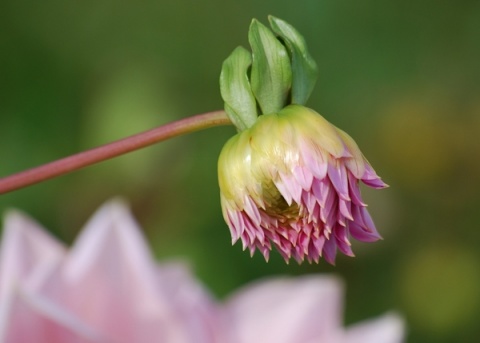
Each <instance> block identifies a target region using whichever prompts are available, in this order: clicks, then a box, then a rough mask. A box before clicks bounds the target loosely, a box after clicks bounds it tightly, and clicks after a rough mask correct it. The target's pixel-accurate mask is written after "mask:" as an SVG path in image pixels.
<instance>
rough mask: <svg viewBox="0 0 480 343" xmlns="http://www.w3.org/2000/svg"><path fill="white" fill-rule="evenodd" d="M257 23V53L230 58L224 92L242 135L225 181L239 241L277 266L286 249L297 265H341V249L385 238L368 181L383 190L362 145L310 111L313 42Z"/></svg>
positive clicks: (227, 156)
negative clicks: (368, 196)
mask: <svg viewBox="0 0 480 343" xmlns="http://www.w3.org/2000/svg"><path fill="white" fill-rule="evenodd" d="M269 21H270V26H271V28H272V31H273V32H272V31H271V30H270V29H268V28H267V27H265V26H263V25H262V24H260V23H259V22H257V21H256V20H254V21H253V22H252V24H251V26H250V31H249V42H250V45H251V47H252V53H251V54H250V53H249V52H248V51H247V50H246V49H244V48H242V47H238V48H237V49H235V50H234V51H233V53H232V54H231V55H230V56H229V57H228V58H227V59H226V60H225V62H224V64H223V68H222V73H221V75H220V89H221V93H222V97H223V99H224V101H225V111H226V112H227V115H228V116H229V117H230V119H231V121H232V122H233V123H234V124H235V126H236V127H237V129H238V130H239V133H237V134H236V135H235V136H234V137H232V138H231V139H230V140H229V141H228V142H227V143H226V144H225V146H224V148H223V150H222V152H221V154H220V158H219V162H218V176H219V184H220V194H221V203H222V211H223V216H224V218H225V221H226V222H227V224H228V226H229V228H230V231H231V234H232V240H233V242H236V241H237V240H241V241H242V244H243V248H244V249H246V248H249V250H250V253H251V254H252V255H253V253H254V252H255V250H256V249H258V250H260V252H261V253H262V254H263V255H264V256H265V259H267V260H268V258H269V254H270V251H271V249H272V247H276V248H277V249H278V251H279V252H280V254H281V255H282V256H283V258H284V259H285V260H286V261H287V262H288V261H289V260H290V258H292V257H293V258H294V259H295V260H297V261H298V262H299V263H301V262H302V261H303V260H304V259H307V260H308V261H309V262H312V261H315V262H318V261H319V259H320V257H322V256H323V257H324V258H325V260H327V261H328V262H330V263H332V264H334V262H335V256H336V252H337V249H338V250H340V251H341V252H343V253H344V254H346V255H348V256H353V252H352V249H351V243H350V238H351V237H353V238H355V239H357V240H360V241H364V242H372V241H376V240H378V239H379V238H380V235H379V234H378V232H377V230H376V228H375V225H374V224H373V221H372V219H371V217H370V215H369V213H368V211H367V209H366V204H365V203H364V202H363V201H362V198H361V195H360V189H359V181H362V182H363V183H365V184H366V185H367V186H370V187H373V188H383V187H386V184H385V183H383V182H382V181H381V180H380V178H379V177H378V176H377V174H376V173H375V172H374V170H373V169H372V167H371V166H370V164H369V163H368V162H367V160H366V159H365V158H364V157H363V155H362V153H361V152H360V150H359V148H358V146H357V144H356V143H355V141H354V140H353V139H352V138H351V137H350V136H349V135H348V134H346V133H345V132H343V131H342V130H340V129H338V128H336V127H335V126H333V125H332V124H330V123H329V122H328V121H327V120H325V119H324V118H323V117H322V116H321V115H320V114H318V113H316V112H315V111H313V110H311V109H309V108H307V107H305V106H304V105H305V103H306V101H307V99H308V97H309V96H310V93H311V92H312V89H313V86H314V84H315V82H316V75H317V66H316V64H315V62H314V60H313V59H312V58H311V57H310V55H309V54H308V51H307V48H306V44H305V41H304V39H303V37H302V36H301V35H300V34H299V33H298V32H297V31H296V30H295V29H294V28H293V27H292V26H291V25H290V24H288V23H286V22H284V21H283V20H280V19H278V18H274V17H271V16H270V17H269Z"/></svg>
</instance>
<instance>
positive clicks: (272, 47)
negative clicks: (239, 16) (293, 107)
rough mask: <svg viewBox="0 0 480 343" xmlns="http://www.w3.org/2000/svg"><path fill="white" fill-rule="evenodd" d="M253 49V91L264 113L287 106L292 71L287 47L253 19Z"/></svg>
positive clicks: (251, 29)
mask: <svg viewBox="0 0 480 343" xmlns="http://www.w3.org/2000/svg"><path fill="white" fill-rule="evenodd" d="M248 41H249V43H250V46H251V47H252V53H253V54H252V58H253V62H252V71H251V76H250V80H251V84H252V91H253V94H254V95H255V97H256V99H257V102H258V104H259V106H260V109H261V110H262V113H263V114H267V113H274V112H278V111H280V110H281V109H282V108H283V107H285V106H286V105H287V100H288V95H289V92H290V88H291V83H292V68H291V66H290V58H289V56H288V52H287V50H286V48H285V47H284V46H283V45H282V44H281V43H280V41H279V40H278V39H277V38H276V37H275V35H274V34H273V33H272V31H270V29H268V28H267V27H266V26H264V25H263V24H261V23H260V22H258V21H257V20H255V19H253V20H252V24H251V25H250V30H249V32H248Z"/></svg>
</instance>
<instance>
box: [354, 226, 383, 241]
mask: <svg viewBox="0 0 480 343" xmlns="http://www.w3.org/2000/svg"><path fill="white" fill-rule="evenodd" d="M348 229H349V232H350V234H351V235H352V237H353V238H355V239H356V240H357V241H361V242H376V241H378V240H379V239H381V237H380V236H379V235H378V234H377V233H374V232H369V231H366V230H365V229H363V228H362V227H361V226H360V225H358V224H357V223H355V222H350V223H348Z"/></svg>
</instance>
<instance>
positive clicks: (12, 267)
mask: <svg viewBox="0 0 480 343" xmlns="http://www.w3.org/2000/svg"><path fill="white" fill-rule="evenodd" d="M5 225H6V226H5V230H4V237H3V240H2V242H1V244H0V267H1V269H0V295H1V297H2V298H1V301H0V342H4V343H24V342H25V343H27V342H28V343H29V342H35V343H127V342H128V343H131V342H135V343H153V342H162V343H256V342H260V341H261V342H265V343H270V342H271V343H273V342H275V343H314V342H327V343H363V342H365V343H366V342H368V343H398V342H401V340H402V336H403V327H402V322H401V320H400V319H398V318H397V317H395V316H394V315H389V316H386V317H383V318H381V319H378V320H375V321H372V322H367V323H365V324H359V325H358V326H355V327H353V328H352V329H347V330H344V329H343V328H342V325H341V312H342V304H341V298H342V286H341V283H340V282H339V281H338V280H337V279H336V278H333V277H327V276H323V277H321V276H310V277H303V278H298V279H286V278H277V279H272V280H265V281H261V282H258V283H256V284H255V285H251V286H247V287H245V288H244V289H242V290H240V291H238V292H237V293H236V294H234V295H232V296H231V297H230V299H229V300H228V301H227V302H226V303H225V304H224V305H222V304H219V303H218V302H217V301H215V300H214V299H212V297H211V296H210V295H209V293H208V292H207V291H205V289H204V288H203V287H202V285H201V284H200V283H198V282H197V281H196V280H195V279H194V278H193V277H192V275H191V273H190V272H189V271H188V268H186V267H185V266H184V265H183V264H180V263H169V264H164V265H161V266H158V265H157V264H156V263H155V262H154V259H153V258H152V256H151V254H150V251H149V249H148V246H147V244H146V242H145V241H144V239H143V237H142V236H141V234H140V228H139V227H138V225H137V224H136V222H135V220H134V219H133V218H132V216H131V214H130V213H129V211H128V209H127V208H126V207H125V205H123V204H122V203H120V202H118V201H114V202H110V203H107V204H106V205H104V206H103V207H102V208H100V210H99V211H98V212H97V213H96V214H95V215H94V216H93V217H92V219H91V220H90V221H89V222H88V223H87V225H86V227H85V229H84V230H83V231H82V232H81V234H80V236H79V237H78V239H77V240H76V242H75V243H74V245H73V247H72V248H71V249H70V250H67V249H66V248H65V247H64V246H63V245H62V244H61V243H59V242H57V241H56V240H55V239H54V238H53V237H50V236H49V235H48V234H47V233H46V232H44V231H43V230H42V229H41V228H40V227H39V226H38V225H37V224H35V223H34V222H32V221H31V220H29V219H27V218H26V217H25V216H23V215H21V214H19V213H17V212H11V213H10V214H8V215H7V218H6V221H5Z"/></svg>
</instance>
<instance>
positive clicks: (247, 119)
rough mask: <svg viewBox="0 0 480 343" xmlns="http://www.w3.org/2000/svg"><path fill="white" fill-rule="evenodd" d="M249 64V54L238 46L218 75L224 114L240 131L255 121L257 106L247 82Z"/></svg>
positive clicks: (250, 62)
mask: <svg viewBox="0 0 480 343" xmlns="http://www.w3.org/2000/svg"><path fill="white" fill-rule="evenodd" d="M251 64H252V57H251V55H250V52H249V51H248V50H247V49H245V48H243V47H241V46H239V47H237V48H236V49H235V50H233V52H232V53H231V54H230V56H228V57H227V59H226V60H225V61H224V62H223V65H222V72H221V73H220V93H221V94H222V98H223V101H224V102H225V112H226V113H227V115H228V117H229V118H230V120H231V121H232V123H233V124H234V125H235V126H236V127H237V129H238V130H240V131H243V130H245V129H247V128H249V127H251V126H252V125H253V124H254V123H255V121H256V120H257V104H256V102H255V97H254V95H253V93H252V90H251V87H250V81H249V80H248V69H249V68H250V65H251Z"/></svg>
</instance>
